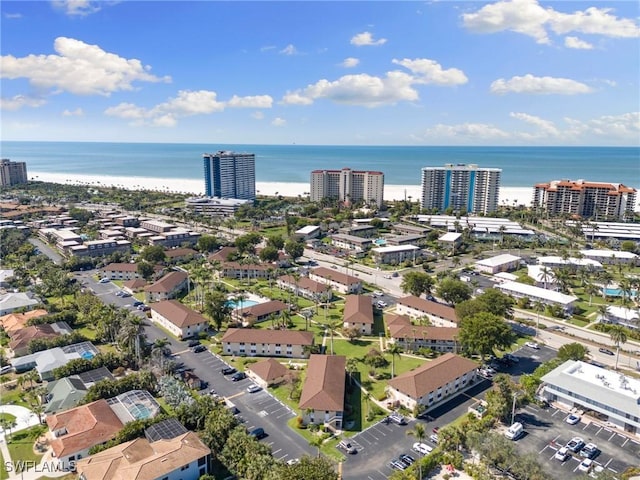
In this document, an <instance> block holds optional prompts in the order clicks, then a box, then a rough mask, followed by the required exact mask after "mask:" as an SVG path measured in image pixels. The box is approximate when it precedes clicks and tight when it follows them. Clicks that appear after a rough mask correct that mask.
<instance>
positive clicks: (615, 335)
mask: <svg viewBox="0 0 640 480" xmlns="http://www.w3.org/2000/svg"><path fill="white" fill-rule="evenodd" d="M609 337H610V338H611V341H612V342H613V343H615V345H616V368H615V369H616V370H618V359H619V358H620V345H623V344H625V343H627V329H626V328H625V327H623V326H622V325H611V327H609Z"/></svg>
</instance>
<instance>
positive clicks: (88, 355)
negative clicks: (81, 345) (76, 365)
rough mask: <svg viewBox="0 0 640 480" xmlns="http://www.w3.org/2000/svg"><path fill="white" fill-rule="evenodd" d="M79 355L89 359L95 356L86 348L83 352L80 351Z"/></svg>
mask: <svg viewBox="0 0 640 480" xmlns="http://www.w3.org/2000/svg"><path fill="white" fill-rule="evenodd" d="M80 356H81V357H82V358H84V359H85V360H91V359H92V358H93V357H95V354H94V353H93V352H90V351H88V350H87V351H85V352H82V353H81V354H80Z"/></svg>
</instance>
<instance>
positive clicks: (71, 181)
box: [29, 172, 533, 206]
mask: <svg viewBox="0 0 640 480" xmlns="http://www.w3.org/2000/svg"><path fill="white" fill-rule="evenodd" d="M29 179H30V180H36V181H41V182H51V183H61V184H65V185H92V186H100V187H111V186H115V187H118V188H124V189H127V190H155V191H166V192H177V193H187V194H193V195H203V194H204V181H203V180H193V179H184V178H153V177H124V176H116V175H114V176H110V175H109V176H107V175H100V176H96V175H70V174H66V173H48V172H29ZM256 191H257V194H258V195H267V196H275V195H276V194H277V195H282V196H285V197H297V196H299V195H305V193H307V192H309V184H308V183H284V182H256ZM384 198H385V200H403V199H405V198H406V199H410V200H412V201H416V200H418V199H419V198H420V185H385V186H384ZM532 198H533V188H526V187H525V188H520V187H501V188H500V204H501V205H503V204H504V205H513V204H514V202H515V204H516V205H526V206H529V205H530V204H531V200H532Z"/></svg>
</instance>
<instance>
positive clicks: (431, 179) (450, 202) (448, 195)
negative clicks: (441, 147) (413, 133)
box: [420, 163, 502, 214]
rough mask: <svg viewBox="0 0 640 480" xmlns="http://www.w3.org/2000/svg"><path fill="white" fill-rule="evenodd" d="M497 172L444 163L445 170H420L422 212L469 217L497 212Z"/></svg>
mask: <svg viewBox="0 0 640 480" xmlns="http://www.w3.org/2000/svg"><path fill="white" fill-rule="evenodd" d="M501 174H502V170H501V169H499V168H478V165H473V164H472V165H464V164H457V165H454V164H452V163H447V164H445V165H444V167H424V168H423V169H422V198H421V202H420V206H421V208H422V209H425V210H438V211H439V212H443V211H445V210H447V209H449V208H453V210H454V211H457V212H459V211H462V210H466V211H467V212H468V213H485V214H486V213H491V212H495V211H496V209H497V208H498V197H499V195H500V176H501Z"/></svg>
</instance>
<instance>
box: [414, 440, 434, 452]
mask: <svg viewBox="0 0 640 480" xmlns="http://www.w3.org/2000/svg"><path fill="white" fill-rule="evenodd" d="M412 448H413V451H414V452H417V453H421V454H422V455H427V454H428V453H431V452H432V451H433V448H432V447H430V446H429V445H427V444H426V443H420V442H416V443H414V444H413V447H412Z"/></svg>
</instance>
